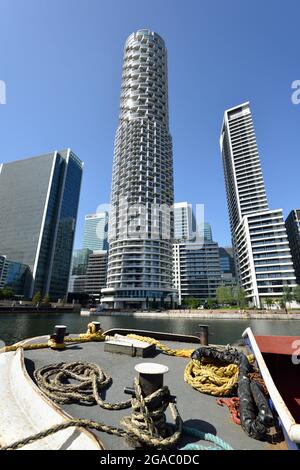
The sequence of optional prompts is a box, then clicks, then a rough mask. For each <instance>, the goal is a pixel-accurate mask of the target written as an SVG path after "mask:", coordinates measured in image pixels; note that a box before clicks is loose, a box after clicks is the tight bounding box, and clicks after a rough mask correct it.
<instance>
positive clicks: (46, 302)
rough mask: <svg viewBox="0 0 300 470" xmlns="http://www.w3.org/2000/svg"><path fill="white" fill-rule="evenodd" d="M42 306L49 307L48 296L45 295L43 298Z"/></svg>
mask: <svg viewBox="0 0 300 470" xmlns="http://www.w3.org/2000/svg"><path fill="white" fill-rule="evenodd" d="M42 305H45V306H47V305H50V297H49V295H48V294H46V295H45V297H44V298H43V300H42Z"/></svg>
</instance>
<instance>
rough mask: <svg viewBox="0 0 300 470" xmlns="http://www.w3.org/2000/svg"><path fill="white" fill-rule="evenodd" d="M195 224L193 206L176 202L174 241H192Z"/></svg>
mask: <svg viewBox="0 0 300 470" xmlns="http://www.w3.org/2000/svg"><path fill="white" fill-rule="evenodd" d="M193 230H195V222H194V216H193V208H192V204H189V203H188V202H175V204H174V239H175V240H186V241H189V240H191V239H192V236H193Z"/></svg>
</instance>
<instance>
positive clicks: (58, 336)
mask: <svg viewBox="0 0 300 470" xmlns="http://www.w3.org/2000/svg"><path fill="white" fill-rule="evenodd" d="M68 334H69V333H67V327H66V326H65V325H55V327H54V333H53V335H51V336H50V338H51V339H55V341H56V343H57V344H64V339H65V336H68Z"/></svg>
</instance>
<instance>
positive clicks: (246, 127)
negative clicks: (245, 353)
mask: <svg viewBox="0 0 300 470" xmlns="http://www.w3.org/2000/svg"><path fill="white" fill-rule="evenodd" d="M220 146H221V152H222V158H223V166H224V174H225V185H226V193H227V203H228V210H229V219H230V227H231V235H232V242H233V248H234V256H235V261H236V268H237V275H238V279H239V283H240V285H241V286H242V287H243V288H244V289H245V291H246V295H247V298H248V300H249V302H250V303H251V304H252V305H255V306H257V307H260V306H262V305H263V304H264V300H265V299H266V297H272V298H280V297H281V296H282V292H283V286H284V285H289V286H290V287H293V286H294V285H295V273H294V268H293V264H292V259H291V254H290V249H289V243H288V239H287V233H286V229H285V225H284V220H283V214H282V210H281V209H277V210H270V209H269V206H268V202H267V197H266V191H265V185H264V181H263V175H262V170H261V164H260V158H259V154H258V149H257V143H256V137H255V131H254V126H253V121H252V114H251V110H250V106H249V103H244V104H242V105H239V106H236V107H234V108H231V109H229V110H227V111H225V115H224V120H223V125H222V131H221V140H220Z"/></svg>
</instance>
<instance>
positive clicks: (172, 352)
mask: <svg viewBox="0 0 300 470" xmlns="http://www.w3.org/2000/svg"><path fill="white" fill-rule="evenodd" d="M127 336H128V338H132V339H137V340H139V341H144V342H145V343H149V344H154V345H155V346H156V347H157V348H158V349H160V350H161V352H163V353H164V354H168V355H169V356H177V357H191V354H192V353H193V352H194V351H195V349H172V348H169V347H168V346H165V345H164V344H162V343H160V341H158V340H157V339H153V338H150V337H148V336H139V335H135V334H130V335H127Z"/></svg>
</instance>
